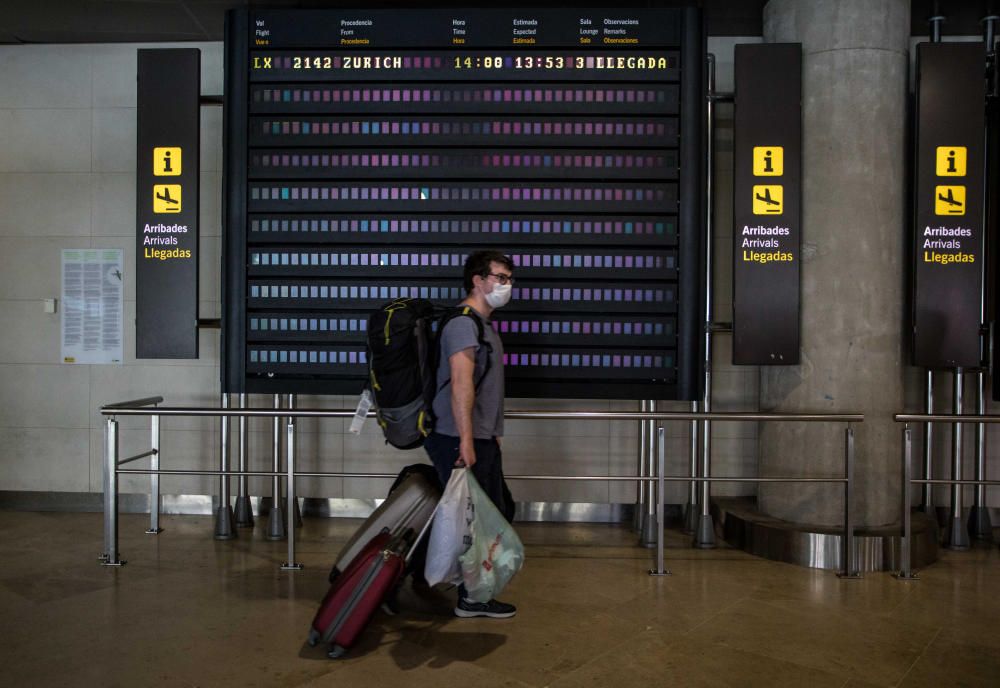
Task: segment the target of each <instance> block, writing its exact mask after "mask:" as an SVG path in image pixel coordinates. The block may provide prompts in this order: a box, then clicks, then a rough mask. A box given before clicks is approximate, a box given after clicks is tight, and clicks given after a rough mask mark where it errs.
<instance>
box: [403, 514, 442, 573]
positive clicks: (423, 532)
mask: <svg viewBox="0 0 1000 688" xmlns="http://www.w3.org/2000/svg"><path fill="white" fill-rule="evenodd" d="M436 513H437V507H434V513H432V514H431V517H430V518H429V519H427V523H425V524H424V527H423V528H421V529H420V534H419V535H417V539H416V540H414V541H413V544H412V545H410V551H409V552H407V553H406V558H405V559H404V560H403V562H404V564H409V563H410V559H411V558H412V557H413V553H414V552H415V551H417V545H419V544H420V541H421V540H423V539H424V536H425V535H426V534H427V531H428V530H430V528H431V523H433V522H434V514H436Z"/></svg>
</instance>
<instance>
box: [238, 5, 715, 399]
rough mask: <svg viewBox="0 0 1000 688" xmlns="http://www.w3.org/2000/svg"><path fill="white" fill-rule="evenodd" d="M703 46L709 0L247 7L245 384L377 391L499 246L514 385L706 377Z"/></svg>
mask: <svg viewBox="0 0 1000 688" xmlns="http://www.w3.org/2000/svg"><path fill="white" fill-rule="evenodd" d="M703 60H704V39H703V36H702V30H701V18H700V14H699V12H698V11H697V10H696V9H694V8H672V9H641V10H640V9H624V10H615V9H562V10H555V9H548V10H516V9H512V10H506V9H505V10H499V9H498V10H492V9H476V10H456V9H447V10H418V9H405V10H369V11H364V10H267V11H265V10H260V11H254V10H246V9H243V10H234V11H232V12H230V13H229V15H228V18H227V27H226V89H225V90H226V124H225V129H226V142H225V144H226V151H225V182H224V185H225V192H224V193H225V210H224V212H225V219H224V225H225V235H224V244H225V247H224V254H225V255H224V266H223V270H224V273H225V276H224V299H223V300H224V304H225V305H224V317H223V339H224V346H223V357H224V360H223V387H224V389H225V390H227V391H230V392H249V393H324V394H352V393H355V392H358V391H359V390H360V388H361V385H362V384H363V381H364V379H365V375H366V370H367V369H366V356H365V321H366V319H367V315H368V313H369V312H371V311H372V310H373V309H374V308H375V307H377V306H378V305H379V304H381V303H383V302H385V301H388V300H390V299H393V298H399V297H420V298H426V299H430V300H432V301H435V302H437V303H441V304H453V303H457V302H458V301H460V300H461V299H462V298H463V297H464V295H465V294H464V290H463V288H462V266H463V263H464V261H465V258H466V256H468V255H469V254H470V253H471V252H473V251H475V250H479V249H483V248H493V249H498V250H501V251H503V252H504V253H506V254H508V255H510V256H511V257H512V258H513V260H514V262H515V265H516V268H515V276H516V278H517V282H516V284H515V285H514V293H513V299H512V301H511V303H510V304H509V305H508V306H507V307H505V308H503V309H501V310H498V311H496V312H495V313H494V318H493V320H494V327H496V328H497V330H498V331H499V332H500V335H501V337H502V339H503V341H504V348H505V370H506V375H507V394H508V395H509V396H522V397H549V398H625V399H629V398H631V399H638V398H642V399H651V398H652V399H692V398H696V397H697V396H698V394H699V393H700V390H699V378H700V369H699V366H700V361H699V356H698V355H697V344H698V341H699V334H700V329H701V328H700V327H699V323H698V313H699V312H700V310H701V298H702V295H701V291H700V289H699V285H700V284H701V272H702V270H701V267H700V262H701V261H700V259H699V256H700V254H701V252H702V232H703V230H702V228H703V209H702V206H703V188H704V169H703V164H702V155H703V140H702V137H703V126H702V121H703V117H702V114H703V106H704V90H703Z"/></svg>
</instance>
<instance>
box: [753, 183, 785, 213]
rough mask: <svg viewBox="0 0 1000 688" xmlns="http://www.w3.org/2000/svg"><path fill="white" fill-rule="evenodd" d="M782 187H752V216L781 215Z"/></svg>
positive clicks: (782, 206) (770, 185) (771, 185)
mask: <svg viewBox="0 0 1000 688" xmlns="http://www.w3.org/2000/svg"><path fill="white" fill-rule="evenodd" d="M783 201H784V187H782V186H781V185H779V184H767V185H757V186H754V187H753V214H754V215H781V213H782V212H783V209H784V203H783Z"/></svg>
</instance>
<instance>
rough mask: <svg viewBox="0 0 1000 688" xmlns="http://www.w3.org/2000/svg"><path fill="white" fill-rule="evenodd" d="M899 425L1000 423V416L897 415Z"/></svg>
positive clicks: (895, 418) (895, 416)
mask: <svg viewBox="0 0 1000 688" xmlns="http://www.w3.org/2000/svg"><path fill="white" fill-rule="evenodd" d="M892 419H893V420H894V421H896V422H897V423H951V424H953V425H954V424H956V423H963V424H964V423H1000V416H992V415H986V416H983V415H975V416H973V415H966V414H962V415H960V416H956V415H954V414H946V413H897V414H896V415H894V416H893V417H892Z"/></svg>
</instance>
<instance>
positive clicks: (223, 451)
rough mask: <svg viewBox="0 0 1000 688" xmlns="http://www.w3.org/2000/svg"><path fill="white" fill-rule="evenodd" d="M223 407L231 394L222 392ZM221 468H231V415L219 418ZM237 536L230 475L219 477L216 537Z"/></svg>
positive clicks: (226, 406) (227, 405)
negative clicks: (231, 500) (231, 502)
mask: <svg viewBox="0 0 1000 688" xmlns="http://www.w3.org/2000/svg"><path fill="white" fill-rule="evenodd" d="M222 408H224V409H228V408H229V395H228V394H226V393H223V394H222ZM219 437H220V442H219V470H221V471H223V473H225V472H226V471H228V470H229V416H225V415H224V416H220V418H219ZM235 537H236V528H234V527H233V507H232V505H231V504H230V503H229V476H228V475H225V474H223V475H222V476H221V477H220V478H219V507H218V508H217V509H216V510H215V539H216V540H232V539H233V538H235Z"/></svg>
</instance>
